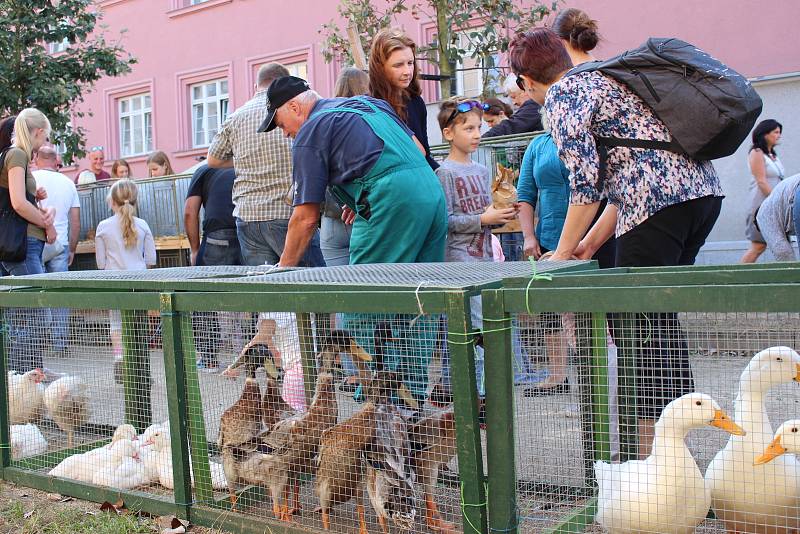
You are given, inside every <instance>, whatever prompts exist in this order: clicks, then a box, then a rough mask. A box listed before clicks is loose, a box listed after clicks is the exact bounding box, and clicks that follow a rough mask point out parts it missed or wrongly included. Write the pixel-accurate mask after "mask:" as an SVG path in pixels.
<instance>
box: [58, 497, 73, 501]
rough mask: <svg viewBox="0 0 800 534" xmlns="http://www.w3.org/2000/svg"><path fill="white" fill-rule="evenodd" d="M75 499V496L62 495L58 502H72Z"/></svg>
mask: <svg viewBox="0 0 800 534" xmlns="http://www.w3.org/2000/svg"><path fill="white" fill-rule="evenodd" d="M74 500H75V499H74V498H73V497H61V498H60V499H59V500H58V502H71V501H74Z"/></svg>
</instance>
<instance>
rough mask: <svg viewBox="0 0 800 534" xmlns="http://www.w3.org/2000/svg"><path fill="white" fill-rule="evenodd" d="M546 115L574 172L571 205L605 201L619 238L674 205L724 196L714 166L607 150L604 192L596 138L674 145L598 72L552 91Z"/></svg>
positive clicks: (656, 153)
mask: <svg viewBox="0 0 800 534" xmlns="http://www.w3.org/2000/svg"><path fill="white" fill-rule="evenodd" d="M544 108H545V111H546V112H547V114H548V117H549V118H550V124H551V125H552V127H553V131H552V136H553V140H554V141H555V143H556V146H558V154H559V157H560V158H561V160H562V161H563V162H564V164H565V165H566V166H567V169H569V171H570V203H571V204H591V203H593V202H597V201H599V200H601V199H602V198H608V200H609V202H611V203H612V204H614V205H615V206H617V208H618V210H619V215H618V217H617V229H616V234H617V236H620V235H622V234H624V233H625V232H627V231H629V230H631V229H633V228H635V227H636V226H638V225H639V224H641V223H643V222H644V221H645V220H647V218H648V217H650V216H651V215H653V214H655V213H656V212H658V211H660V210H662V209H664V208H666V207H668V206H671V205H673V204H678V203H680V202H685V201H687V200H692V199H696V198H702V197H705V196H723V194H722V187H721V186H720V183H719V177H718V176H717V173H716V171H715V170H714V166H713V165H712V164H711V162H710V161H699V160H695V159H692V158H689V157H687V156H683V155H680V154H676V153H674V152H668V151H666V150H653V149H641V148H627V147H616V148H609V150H608V163H607V169H606V179H605V181H604V182H603V183H602V184H600V179H599V177H598V170H599V166H600V164H599V158H598V154H597V147H596V145H595V141H594V137H593V134H594V135H598V136H604V137H619V138H632V139H649V140H655V141H669V140H670V134H669V131H668V130H667V127H666V126H664V123H662V122H661V121H660V120H659V119H658V118H657V117H656V116H655V114H654V113H653V111H652V110H651V109H650V107H649V106H648V105H647V104H645V103H644V102H643V101H642V100H641V99H640V98H639V97H638V96H636V95H635V94H634V93H633V92H631V91H630V90H629V89H628V88H627V87H625V85H623V84H622V83H620V82H618V81H616V80H614V79H613V78H610V77H608V76H605V75H604V74H601V73H599V72H582V73H578V74H574V75H571V76H565V77H564V78H562V79H561V80H559V81H558V82H556V83H555V84H553V85H552V86H551V87H550V89H549V90H548V91H547V95H546V96H545V102H544Z"/></svg>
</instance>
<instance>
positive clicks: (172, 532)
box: [161, 525, 186, 534]
mask: <svg viewBox="0 0 800 534" xmlns="http://www.w3.org/2000/svg"><path fill="white" fill-rule="evenodd" d="M185 532H186V527H184V526H183V525H181V526H179V527H178V528H165V529H164V530H162V531H161V534H184V533H185Z"/></svg>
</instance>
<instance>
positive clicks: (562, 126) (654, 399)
mask: <svg viewBox="0 0 800 534" xmlns="http://www.w3.org/2000/svg"><path fill="white" fill-rule="evenodd" d="M509 59H510V63H511V68H512V70H513V71H514V73H515V74H516V75H517V76H518V78H519V79H520V80H521V83H522V84H523V85H524V89H525V90H526V91H527V92H528V94H529V95H530V96H531V98H533V99H534V100H536V101H537V102H539V103H540V104H542V106H543V109H544V110H545V111H546V113H547V116H548V117H549V119H550V123H551V126H552V137H553V141H554V142H555V144H556V146H557V147H558V154H559V157H560V158H561V160H562V161H563V162H564V164H565V165H566V167H567V169H568V170H569V181H570V205H569V207H568V209H567V215H566V220H565V222H564V227H563V230H562V233H561V238H560V240H559V242H558V247H557V248H556V251H555V254H554V256H553V259H561V260H563V259H570V258H571V257H573V256H577V257H579V258H590V257H591V256H592V255H593V254H594V253H595V251H596V250H597V249H598V248H599V247H600V246H601V245H602V244H603V243H605V241H606V240H607V239H608V238H609V237H610V236H611V235H612V234H614V233H616V236H617V261H616V264H617V266H618V267H631V266H661V265H691V264H694V262H695V258H696V256H697V253H698V251H699V250H700V247H701V246H703V244H704V243H705V240H706V238H707V237H708V234H709V232H711V229H712V228H713V227H714V223H715V222H716V220H717V217H718V216H719V212H720V208H721V207H722V196H723V195H722V188H721V186H720V182H719V177H718V176H717V174H716V172H715V171H714V167H713V166H712V165H711V162H710V161H699V160H696V159H692V158H690V157H688V156H685V155H682V154H678V153H675V152H670V151H666V150H656V149H640V148H628V147H615V148H608V149H607V156H606V158H605V165H603V166H602V167H601V158H600V154H601V153H602V151H603V147H602V146H600V147H598V145H597V143H596V142H595V139H596V138H597V137H613V138H628V139H647V140H655V141H669V140H670V139H671V135H670V132H669V130H668V129H667V127H666V126H665V125H664V123H663V122H661V120H659V119H658V117H657V116H656V115H655V113H653V110H652V109H651V108H650V107H649V106H648V105H647V104H645V103H644V101H642V100H641V99H640V98H639V97H638V96H637V95H636V94H634V93H633V92H632V91H631V90H630V89H628V87H626V86H625V85H624V84H622V83H620V82H618V81H617V80H614V79H613V78H611V77H609V76H606V75H604V74H602V73H601V72H598V71H586V72H580V73H576V74H572V75H569V76H566V74H567V72H568V71H569V70H570V69H571V68H572V66H573V64H572V60H571V59H570V56H569V54H568V52H567V50H566V49H565V48H564V42H563V41H562V39H561V38H559V36H558V35H557V34H556V33H555V32H553V31H552V30H550V29H547V28H536V29H533V30H530V31H527V32H523V33H520V34H518V35H517V36H516V37H515V38H514V40H513V41H512V43H511V47H510V51H509ZM603 198H607V199H608V206H607V208H606V209H605V210H604V212H603V215H602V216H601V217H600V219H599V220H598V221H597V222H596V223H595V224H594V226H592V228H591V230H589V232H588V234H587V233H586V230H587V229H589V227H590V226H591V222H592V219H593V217H594V215H595V213H596V212H597V210H598V206H599V204H600V201H601V200H602V199H603ZM643 315H644V314H643ZM643 321H644V322H643V323H642V324H641V325H640V326H641V328H642V332H646V334H643V335H642V337H643V338H644V337H645V335H646V337H647V340H646V341H644V340H642V341H641V343H640V348H639V350H638V355H637V375H638V377H637V396H638V398H637V399H636V401H637V405H638V417H639V455H640V456H641V457H644V456H647V455H648V454H649V453H650V447H651V444H652V438H653V431H654V423H655V420H656V419H657V418H658V416H659V414H660V412H661V410H662V409H663V408H664V406H666V404H667V403H669V402H670V401H671V400H672V399H674V398H676V397H678V396H680V395H683V394H684V393H690V392H692V391H694V381H693V378H692V371H691V367H690V365H689V358H688V352H689V351H688V346H687V343H686V338H685V335H684V334H683V332H682V331H681V328H680V323H679V321H678V317H677V314H674V313H660V314H647V315H646V316H645V317H644V319H643Z"/></svg>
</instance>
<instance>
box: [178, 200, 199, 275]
mask: <svg viewBox="0 0 800 534" xmlns="http://www.w3.org/2000/svg"><path fill="white" fill-rule="evenodd" d="M202 204H203V199H202V197H199V196H194V195H193V196H190V197H186V202H184V204H183V226H184V228H186V238H187V239H188V240H189V249H190V250H191V260H192V261H191V263H192V265H194V264H195V262H196V261H197V252H198V251H199V250H200V206H201V205H202Z"/></svg>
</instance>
